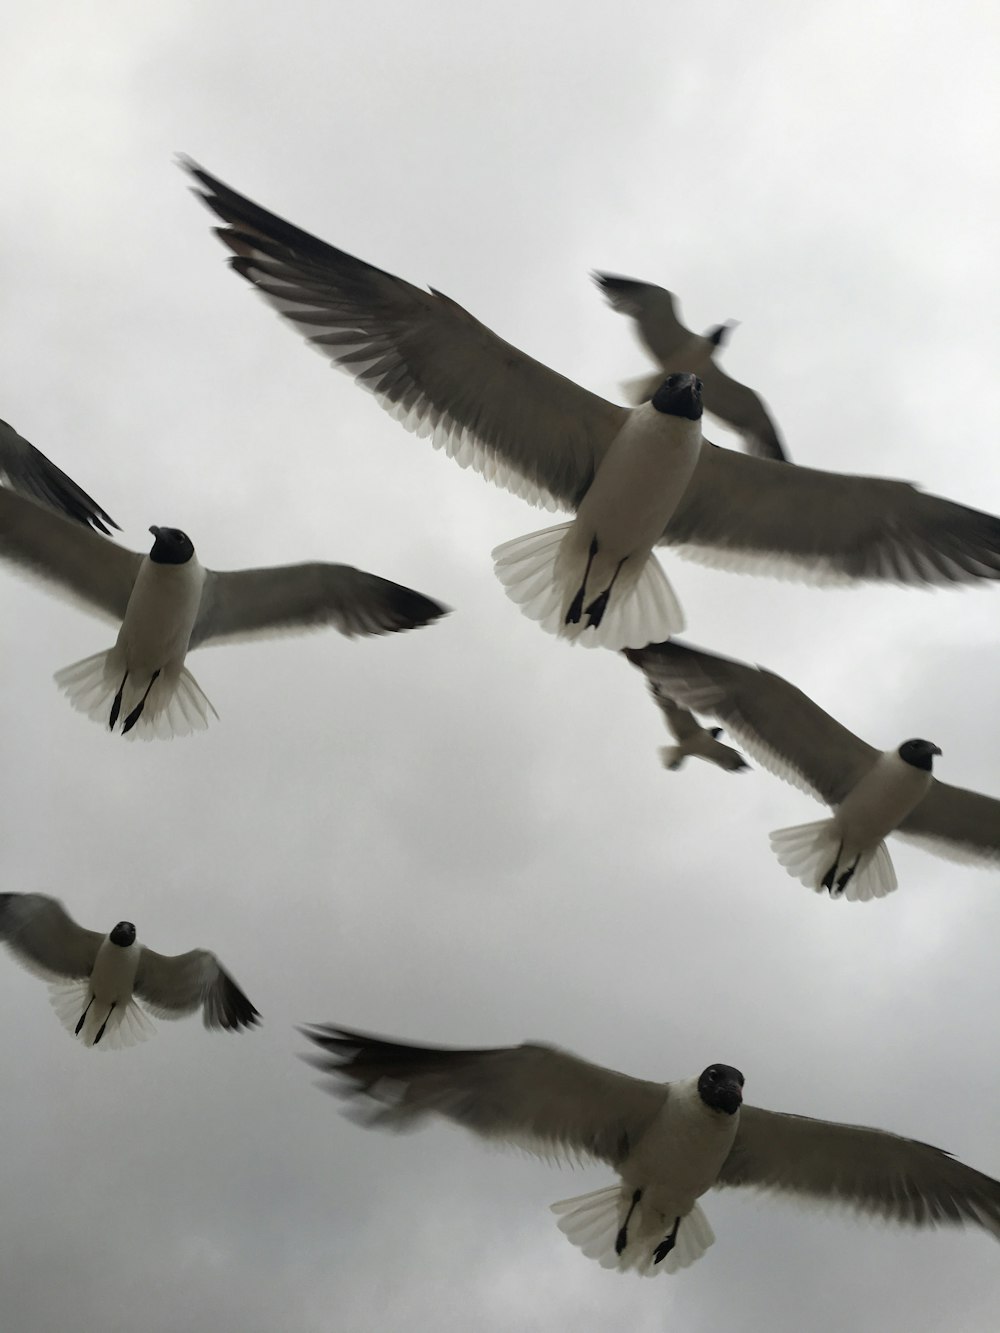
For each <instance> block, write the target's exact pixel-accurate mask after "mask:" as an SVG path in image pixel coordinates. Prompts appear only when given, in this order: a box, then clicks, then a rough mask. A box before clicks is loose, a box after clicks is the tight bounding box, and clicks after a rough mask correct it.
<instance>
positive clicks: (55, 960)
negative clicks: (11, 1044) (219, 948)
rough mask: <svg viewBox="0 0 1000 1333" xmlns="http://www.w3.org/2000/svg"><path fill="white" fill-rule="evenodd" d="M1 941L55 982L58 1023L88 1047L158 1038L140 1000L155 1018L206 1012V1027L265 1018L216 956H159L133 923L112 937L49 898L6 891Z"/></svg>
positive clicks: (1, 901)
mask: <svg viewBox="0 0 1000 1333" xmlns="http://www.w3.org/2000/svg"><path fill="white" fill-rule="evenodd" d="M0 941H2V942H3V943H4V944H6V945H7V947H8V949H10V951H11V953H12V954H13V955H14V957H15V958H16V959H17V960H18V962H20V963H22V964H23V965H24V966H25V967H26V968H27V969H28V971H29V972H34V973H35V974H36V975H37V976H40V977H42V978H43V980H46V981H48V982H49V986H50V990H51V999H52V1007H53V1009H55V1011H56V1014H57V1015H58V1017H59V1020H60V1022H61V1023H62V1024H63V1026H64V1027H65V1028H66V1029H67V1031H69V1032H72V1033H73V1035H74V1036H77V1037H79V1038H80V1040H81V1041H82V1042H83V1044H84V1045H85V1046H97V1045H98V1044H103V1048H104V1049H111V1050H116V1049H119V1048H121V1047H125V1046H132V1045H134V1044H135V1043H136V1042H137V1041H145V1039H146V1038H147V1037H150V1036H152V1034H153V1033H154V1032H155V1031H156V1029H155V1027H154V1026H153V1024H152V1023H150V1021H149V1019H148V1018H147V1017H146V1015H145V1013H144V1012H143V1010H142V1009H141V1008H140V1007H139V1005H138V1004H137V1001H138V1000H141V1001H142V1003H143V1005H144V1006H145V1007H146V1009H148V1010H149V1011H150V1013H152V1014H155V1015H156V1017H157V1018H183V1017H184V1015H185V1014H193V1013H194V1012H195V1011H196V1010H197V1009H200V1010H201V1011H202V1017H203V1019H204V1022H205V1026H206V1027H207V1028H223V1029H224V1030H225V1031H227V1032H239V1031H240V1029H241V1028H248V1027H252V1026H253V1025H254V1024H255V1023H257V1022H258V1021H259V1019H260V1014H259V1013H258V1012H257V1010H256V1009H255V1008H254V1007H253V1005H252V1004H251V1003H250V1001H249V1000H248V999H247V997H246V996H245V995H244V994H243V992H242V991H241V990H240V988H239V986H237V984H236V982H235V981H234V980H233V979H232V977H231V976H230V975H229V973H228V972H227V971H226V970H225V968H224V967H223V966H222V964H221V963H220V962H219V960H218V958H216V956H215V954H214V953H209V951H208V950H207V949H192V950H191V951H190V953H180V954H175V955H173V956H167V955H165V954H162V953H156V952H155V951H154V950H152V949H148V948H146V947H145V946H144V945H141V944H139V942H138V941H137V940H136V937H135V926H134V925H133V924H132V922H131V921H119V922H118V924H117V925H116V926H115V928H114V930H112V931H111V932H110V933H109V934H107V935H101V934H99V933H98V932H97V931H96V930H85V929H84V928H83V926H78V925H77V924H76V922H75V921H74V920H73V918H72V917H71V916H70V915H69V913H68V912H67V911H66V909H65V908H64V907H63V905H62V903H60V902H58V901H57V900H56V899H55V898H49V897H48V896H47V895H46V894H44V893H0Z"/></svg>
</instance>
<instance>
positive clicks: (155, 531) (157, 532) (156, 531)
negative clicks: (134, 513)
mask: <svg viewBox="0 0 1000 1333" xmlns="http://www.w3.org/2000/svg"><path fill="white" fill-rule="evenodd" d="M149 531H150V533H151V534H152V535H153V536H154V537H159V535H160V529H159V528H158V527H156V526H155V525H154V526H153V527H151V528H150V529H149Z"/></svg>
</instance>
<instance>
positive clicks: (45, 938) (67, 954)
mask: <svg viewBox="0 0 1000 1333" xmlns="http://www.w3.org/2000/svg"><path fill="white" fill-rule="evenodd" d="M0 940H2V941H3V942H4V944H6V945H7V947H8V949H10V951H11V953H13V954H14V956H15V957H16V958H17V960H18V962H20V963H22V964H23V965H24V966H25V967H26V968H27V969H28V971H29V972H34V973H35V975H36V976H40V977H43V978H44V979H45V980H46V981H51V980H53V979H54V978H56V977H89V976H90V974H91V972H92V971H93V970H94V961H95V959H96V958H97V951H98V949H99V948H100V947H101V944H102V943H103V941H104V936H103V935H100V934H98V932H97V931H96V930H84V928H83V927H82V926H78V925H77V924H76V922H75V921H74V920H73V918H72V917H71V916H70V915H69V913H68V912H67V911H66V909H65V908H64V907H63V905H62V903H60V902H57V900H56V899H55V898H49V897H48V896H47V895H46V894H44V893H0Z"/></svg>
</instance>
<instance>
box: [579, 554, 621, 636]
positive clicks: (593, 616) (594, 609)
mask: <svg viewBox="0 0 1000 1333" xmlns="http://www.w3.org/2000/svg"><path fill="white" fill-rule="evenodd" d="M627 559H628V556H627V555H623V556H622V558H621V559H620V560H619V561H618V567H617V568H616V569H615V572H614V574H613V575H612V578H611V582H610V583H609V584H608V586H607V587H606V588H605V589H604V591H603V592H602V593H600V594H599V596H597V597H595V598H594V600H593V601H592V602H591V603H590V605H589V606H588V607H587V615H588V616H589V619H588V621H587V626H588V628H589V629H597V627H598V625H599V624H600V623H601V621H602V619H603V618H604V612H605V611H606V610H607V609H608V598H609V597H610V596H611V589H612V588H613V587H614V586H615V579H616V578H617V577H618V575H619V574H620V573H621V570H622V565H624V563H625V561H626V560H627Z"/></svg>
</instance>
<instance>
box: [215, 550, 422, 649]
mask: <svg viewBox="0 0 1000 1333" xmlns="http://www.w3.org/2000/svg"><path fill="white" fill-rule="evenodd" d="M443 615H447V607H444V606H441V604H440V603H439V602H433V601H431V599H430V598H429V597H424V595H423V594H422V593H419V592H414V591H413V589H412V588H405V587H403V585H402V584H399V583H392V582H390V581H389V580H388V579H382V578H379V577H378V575H377V574H366V573H365V572H364V570H361V569H353V568H352V567H351V566H350V565H327V564H308V565H279V566H277V567H275V568H273V569H239V570H233V571H231V572H227V573H224V574H218V573H215V572H214V571H212V570H207V571H206V577H205V583H204V588H203V591H202V599H201V607H200V609H199V611H198V619H197V620H196V621H195V626H194V630H193V631H192V634H191V644H190V646H191V647H192V648H197V647H198V645H199V644H203V643H220V642H222V641H230V642H231V641H233V640H235V639H249V638H254V637H259V636H261V635H266V634H278V633H281V632H287V633H291V632H294V631H297V630H305V629H322V628H324V627H325V626H330V627H331V628H333V629H338V630H340V632H341V634H346V635H348V636H349V637H353V636H354V635H355V634H392V633H395V632H396V631H398V630H408V629H418V628H419V627H420V626H421V625H426V624H429V623H430V622H431V621H433V620H437V619H438V618H439V617H440V616H443Z"/></svg>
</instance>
